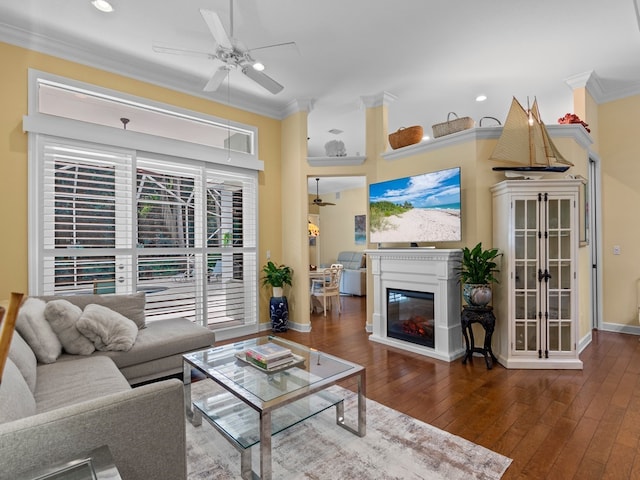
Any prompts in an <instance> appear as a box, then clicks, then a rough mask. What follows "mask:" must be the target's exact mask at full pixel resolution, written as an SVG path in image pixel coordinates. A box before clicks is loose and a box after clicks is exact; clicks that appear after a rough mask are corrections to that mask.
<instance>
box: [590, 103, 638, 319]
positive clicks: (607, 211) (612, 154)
mask: <svg viewBox="0 0 640 480" xmlns="http://www.w3.org/2000/svg"><path fill="white" fill-rule="evenodd" d="M638 115H640V95H637V96H634V97H628V98H625V99H622V100H617V101H613V102H609V103H606V104H603V105H600V107H599V109H598V120H599V124H598V131H599V134H598V137H599V139H600V151H599V155H600V157H601V161H602V225H601V228H600V230H601V232H602V251H603V258H602V261H601V266H602V274H603V308H604V318H603V320H604V322H608V323H614V324H622V325H634V326H637V325H638V312H637V306H636V280H637V279H639V278H640V240H639V239H640V222H639V221H638V219H639V218H640V217H639V216H638V207H639V206H640V139H639V138H638V123H637V120H636V119H637V118H638ZM614 245H619V246H620V248H621V255H614V254H613V247H614Z"/></svg>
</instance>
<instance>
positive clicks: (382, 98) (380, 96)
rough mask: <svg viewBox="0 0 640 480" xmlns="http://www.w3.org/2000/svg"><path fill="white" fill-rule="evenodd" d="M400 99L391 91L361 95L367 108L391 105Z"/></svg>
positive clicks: (362, 102) (362, 103)
mask: <svg viewBox="0 0 640 480" xmlns="http://www.w3.org/2000/svg"><path fill="white" fill-rule="evenodd" d="M397 99H398V97H396V96H395V95H394V94H392V93H389V92H380V93H376V94H375V95H364V96H362V97H360V102H361V105H364V106H365V107H366V108H374V107H380V106H382V105H389V104H390V103H391V102H394V101H396V100H397Z"/></svg>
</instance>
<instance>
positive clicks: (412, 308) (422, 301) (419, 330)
mask: <svg viewBox="0 0 640 480" xmlns="http://www.w3.org/2000/svg"><path fill="white" fill-rule="evenodd" d="M434 333H435V330H434V316H433V293H430V292H416V291H414V290H400V289H396V288H387V337H389V338H396V339H398V340H404V341H405V342H411V343H415V344H418V345H422V346H425V347H429V348H434V347H435V339H434Z"/></svg>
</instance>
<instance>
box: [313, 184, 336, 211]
mask: <svg viewBox="0 0 640 480" xmlns="http://www.w3.org/2000/svg"><path fill="white" fill-rule="evenodd" d="M313 205H317V206H318V207H326V206H327V205H335V203H331V202H323V201H322V199H321V198H320V179H319V178H317V177H316V198H314V199H313Z"/></svg>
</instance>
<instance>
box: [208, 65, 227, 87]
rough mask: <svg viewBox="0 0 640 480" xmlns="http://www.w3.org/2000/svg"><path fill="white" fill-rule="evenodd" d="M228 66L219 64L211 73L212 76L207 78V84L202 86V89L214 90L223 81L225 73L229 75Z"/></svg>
mask: <svg viewBox="0 0 640 480" xmlns="http://www.w3.org/2000/svg"><path fill="white" fill-rule="evenodd" d="M229 70H230V69H229V67H228V66H227V65H223V66H221V67H220V68H219V69H218V70H216V73H214V74H213V77H211V78H210V79H209V81H208V82H207V84H206V85H205V86H204V88H203V90H204V91H205V92H215V91H216V90H217V89H218V87H220V85H222V82H224V80H225V78H227V75H229Z"/></svg>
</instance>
